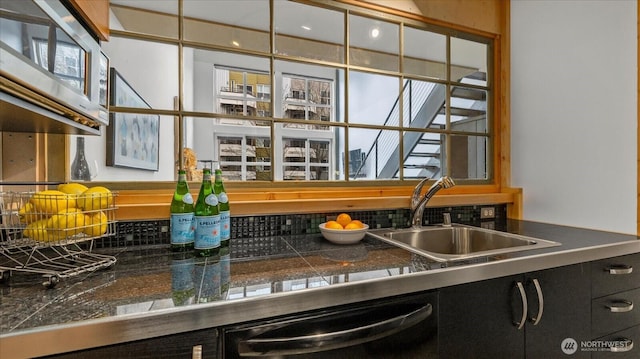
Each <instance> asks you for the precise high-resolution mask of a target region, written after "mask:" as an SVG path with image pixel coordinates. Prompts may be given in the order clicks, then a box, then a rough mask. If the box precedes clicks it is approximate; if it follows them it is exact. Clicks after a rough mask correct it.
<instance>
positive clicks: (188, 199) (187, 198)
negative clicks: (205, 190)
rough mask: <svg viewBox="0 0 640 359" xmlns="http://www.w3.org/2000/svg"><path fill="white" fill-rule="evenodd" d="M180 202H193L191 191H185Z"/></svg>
mask: <svg viewBox="0 0 640 359" xmlns="http://www.w3.org/2000/svg"><path fill="white" fill-rule="evenodd" d="M182 202H184V203H186V204H193V196H192V195H191V193H187V194H185V195H184V196H182Z"/></svg>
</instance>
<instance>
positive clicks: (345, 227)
mask: <svg viewBox="0 0 640 359" xmlns="http://www.w3.org/2000/svg"><path fill="white" fill-rule="evenodd" d="M344 229H362V226H360V225H359V224H358V223H355V222H349V224H347V225H346V226H344Z"/></svg>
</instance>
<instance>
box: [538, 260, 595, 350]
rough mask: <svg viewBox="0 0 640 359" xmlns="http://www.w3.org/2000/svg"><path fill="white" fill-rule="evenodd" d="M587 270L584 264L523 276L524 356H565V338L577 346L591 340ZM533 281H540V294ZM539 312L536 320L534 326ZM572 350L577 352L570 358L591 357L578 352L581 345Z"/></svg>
mask: <svg viewBox="0 0 640 359" xmlns="http://www.w3.org/2000/svg"><path fill="white" fill-rule="evenodd" d="M590 271H591V265H590V263H583V264H576V265H570V266H564V267H559V268H554V269H548V270H543V271H538V272H532V273H528V274H527V275H526V276H525V282H526V289H527V298H528V303H529V305H528V308H529V314H528V317H529V319H528V321H527V325H526V328H525V329H526V331H525V332H526V337H525V338H526V340H525V341H526V343H527V344H526V357H527V358H544V357H551V358H560V357H563V356H566V355H565V354H564V352H563V350H562V349H563V348H562V344H563V341H564V340H565V339H573V340H574V341H575V342H576V343H578V346H579V343H580V342H581V341H585V340H589V339H590V335H591V333H590V332H591V330H590V328H591V299H590V298H591V272H590ZM534 280H535V281H537V282H538V284H539V290H540V292H541V293H540V294H538V289H536V287H535V284H534ZM539 295H541V298H542V304H543V305H542V308H540V305H539V302H540V300H539V298H538V296H539ZM539 314H541V315H540V317H539V321H537V324H535V325H534V323H536V320H537V319H538V315H539ZM565 349H569V348H565ZM575 349H577V351H576V352H575V353H574V354H573V355H572V356H571V357H572V358H589V357H590V356H591V353H589V352H584V351H580V348H577V347H576V348H575Z"/></svg>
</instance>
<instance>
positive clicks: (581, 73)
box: [511, 0, 638, 234]
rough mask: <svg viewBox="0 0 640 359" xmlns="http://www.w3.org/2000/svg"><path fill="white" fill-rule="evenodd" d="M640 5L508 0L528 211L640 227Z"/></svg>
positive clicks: (516, 127) (609, 226) (514, 125)
mask: <svg viewBox="0 0 640 359" xmlns="http://www.w3.org/2000/svg"><path fill="white" fill-rule="evenodd" d="M636 17H637V2H636V1H633V0H580V1H576V0H555V1H551V0H541V1H530V0H512V1H511V129H512V133H511V156H512V157H511V163H512V185H513V186H515V187H522V188H523V189H524V209H523V210H524V218H525V219H527V220H534V221H541V222H549V223H558V224H566V225H571V226H581V227H588V228H595V229H603V230H611V231H616V232H623V233H631V234H635V233H636V218H637V216H636V211H637V207H636V193H637V192H636V186H637V180H638V178H637V172H636V167H637V158H636V157H637V155H636V151H637V144H638V139H637V126H638V124H637V92H636V91H637V83H636V82H637V38H636V36H637V25H636V24H637V19H636Z"/></svg>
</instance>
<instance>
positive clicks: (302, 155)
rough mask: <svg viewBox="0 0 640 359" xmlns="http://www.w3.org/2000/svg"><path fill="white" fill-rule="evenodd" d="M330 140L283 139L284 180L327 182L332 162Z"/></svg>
mask: <svg viewBox="0 0 640 359" xmlns="http://www.w3.org/2000/svg"><path fill="white" fill-rule="evenodd" d="M332 142H333V141H332V140H329V139H327V140H314V141H312V140H308V139H306V138H283V140H282V144H283V147H282V162H283V179H284V180H328V179H330V171H331V163H332V162H334V161H333V160H332V156H331V155H332V153H333V147H332Z"/></svg>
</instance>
